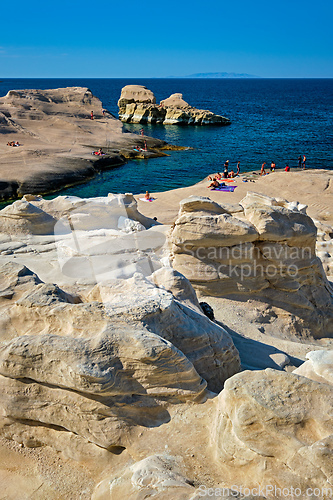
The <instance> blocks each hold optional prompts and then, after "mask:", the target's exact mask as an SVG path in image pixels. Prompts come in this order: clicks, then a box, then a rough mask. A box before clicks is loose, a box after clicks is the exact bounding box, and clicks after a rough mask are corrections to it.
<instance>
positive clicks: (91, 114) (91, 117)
mask: <svg viewBox="0 0 333 500" xmlns="http://www.w3.org/2000/svg"><path fill="white" fill-rule="evenodd" d="M90 119H91V120H93V119H94V112H93V111H92V112H91V113H90Z"/></svg>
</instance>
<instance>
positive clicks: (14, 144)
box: [7, 141, 21, 147]
mask: <svg viewBox="0 0 333 500" xmlns="http://www.w3.org/2000/svg"><path fill="white" fill-rule="evenodd" d="M7 146H13V147H17V146H21V144H19V142H18V141H16V142H15V141H11V142H7Z"/></svg>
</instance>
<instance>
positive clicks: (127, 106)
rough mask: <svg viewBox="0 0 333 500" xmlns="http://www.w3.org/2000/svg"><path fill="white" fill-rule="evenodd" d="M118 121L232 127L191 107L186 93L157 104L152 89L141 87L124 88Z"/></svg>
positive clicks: (211, 114) (220, 117)
mask: <svg viewBox="0 0 333 500" xmlns="http://www.w3.org/2000/svg"><path fill="white" fill-rule="evenodd" d="M118 106H119V118H120V120H121V121H123V122H126V123H162V124H164V125H177V124H183V125H229V124H230V123H231V122H230V120H229V118H225V117H224V116H220V115H215V114H214V113H212V112H211V111H207V110H202V109H197V108H194V107H193V106H190V105H189V104H188V103H187V102H186V101H185V100H184V99H183V94H179V93H176V94H172V95H171V96H170V97H168V98H167V99H164V100H162V101H161V102H160V104H159V105H157V104H156V98H155V96H154V94H153V92H151V91H150V90H148V89H147V88H146V87H144V86H141V85H126V86H125V87H123V89H122V91H121V95H120V99H119V101H118Z"/></svg>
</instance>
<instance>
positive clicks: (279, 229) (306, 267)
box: [169, 193, 333, 338]
mask: <svg viewBox="0 0 333 500" xmlns="http://www.w3.org/2000/svg"><path fill="white" fill-rule="evenodd" d="M240 205H241V206H243V208H244V210H243V211H240V212H238V211H232V210H228V207H227V206H226V207H223V206H220V205H219V204H217V203H215V202H212V201H211V200H209V199H207V198H200V197H189V198H187V199H185V200H183V201H181V202H180V211H179V214H178V218H177V219H176V221H175V223H174V226H173V227H172V229H171V231H170V233H169V246H170V258H171V262H172V265H173V267H174V268H175V269H176V270H178V271H179V272H181V273H182V274H184V275H185V276H186V277H187V278H188V279H189V280H190V281H191V283H192V284H193V286H194V287H195V288H196V289H197V290H198V291H200V293H204V294H205V295H213V296H217V297H226V298H230V299H234V300H235V299H236V300H241V301H244V300H248V299H250V298H253V299H256V300H260V301H262V302H265V303H267V304H269V306H273V307H274V306H275V307H276V308H279V315H281V309H282V310H284V311H285V312H286V314H285V316H286V317H288V318H289V319H288V330H289V332H292V334H293V335H294V334H295V335H302V336H313V337H317V338H320V337H331V336H332V335H333V291H332V287H331V285H330V283H329V281H328V280H327V277H326V275H325V272H324V269H323V266H322V263H321V261H320V259H319V258H318V257H317V256H316V252H315V248H316V235H317V229H316V226H315V224H314V222H313V221H312V219H311V218H310V217H309V216H308V215H307V214H306V213H304V210H305V208H304V206H301V205H300V204H298V203H289V202H288V201H286V200H281V199H275V198H271V197H266V196H264V195H261V194H260V195H259V194H257V193H248V194H247V196H246V197H245V198H244V199H243V200H242V201H241V202H240ZM283 314H284V313H283ZM288 315H289V316H288Z"/></svg>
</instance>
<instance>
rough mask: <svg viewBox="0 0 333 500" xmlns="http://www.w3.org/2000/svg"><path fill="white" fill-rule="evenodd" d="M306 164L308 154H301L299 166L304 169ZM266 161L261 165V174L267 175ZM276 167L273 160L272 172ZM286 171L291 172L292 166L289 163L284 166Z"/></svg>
mask: <svg viewBox="0 0 333 500" xmlns="http://www.w3.org/2000/svg"><path fill="white" fill-rule="evenodd" d="M305 164H306V156H305V155H303V156H302V155H299V157H298V167H299V168H301V169H302V170H305ZM265 166H266V162H265V161H264V163H263V164H262V165H261V170H260V174H259V175H266V173H267V172H266V170H265ZM275 169H276V164H275V162H274V161H272V162H271V172H275ZM284 171H285V172H290V166H289V164H288V163H287V164H286V166H285V167H284Z"/></svg>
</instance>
